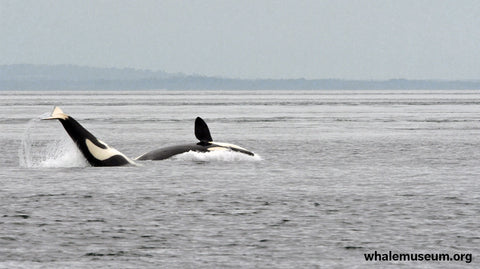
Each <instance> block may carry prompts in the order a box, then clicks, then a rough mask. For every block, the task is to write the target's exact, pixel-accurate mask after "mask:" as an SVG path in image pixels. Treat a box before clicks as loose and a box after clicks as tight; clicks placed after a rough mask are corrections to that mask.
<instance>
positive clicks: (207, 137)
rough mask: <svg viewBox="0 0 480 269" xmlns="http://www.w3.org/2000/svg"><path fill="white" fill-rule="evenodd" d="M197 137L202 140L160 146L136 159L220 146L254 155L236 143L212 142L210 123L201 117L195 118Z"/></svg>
mask: <svg viewBox="0 0 480 269" xmlns="http://www.w3.org/2000/svg"><path fill="white" fill-rule="evenodd" d="M195 137H196V138H197V139H198V140H200V142H198V143H191V144H184V145H176V146H169V147H164V148H159V149H156V150H152V151H150V152H147V153H145V154H143V155H141V156H140V157H137V158H136V160H152V161H153V160H164V159H168V158H170V157H172V156H175V155H178V154H182V153H185V152H189V151H196V152H208V151H211V150H215V149H218V148H220V149H224V150H227V149H228V150H232V151H236V152H240V153H244V154H247V155H250V156H253V155H254V154H253V152H250V151H248V150H245V149H243V148H240V147H238V146H235V145H231V144H225V143H218V144H217V143H214V142H212V141H213V139H212V135H211V134H210V130H209V129H208V125H207V124H206V123H205V121H204V120H203V119H202V118H200V117H197V118H196V119H195Z"/></svg>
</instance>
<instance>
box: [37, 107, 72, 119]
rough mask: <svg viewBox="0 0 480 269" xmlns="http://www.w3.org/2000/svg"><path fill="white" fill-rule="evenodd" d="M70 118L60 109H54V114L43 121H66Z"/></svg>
mask: <svg viewBox="0 0 480 269" xmlns="http://www.w3.org/2000/svg"><path fill="white" fill-rule="evenodd" d="M67 117H68V115H67V114H65V113H63V111H62V110H61V109H60V108H59V107H58V106H56V107H54V108H53V111H52V114H51V115H50V117H48V118H44V119H42V120H65V119H66V118H67Z"/></svg>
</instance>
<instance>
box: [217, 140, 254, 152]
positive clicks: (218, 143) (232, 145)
mask: <svg viewBox="0 0 480 269" xmlns="http://www.w3.org/2000/svg"><path fill="white" fill-rule="evenodd" d="M210 143H211V144H212V145H217V146H220V147H226V148H228V147H230V148H234V149H241V150H245V151H248V150H247V149H244V148H242V147H240V146H237V145H234V144H229V143H222V142H210Z"/></svg>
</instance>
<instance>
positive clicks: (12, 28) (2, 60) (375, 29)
mask: <svg viewBox="0 0 480 269" xmlns="http://www.w3.org/2000/svg"><path fill="white" fill-rule="evenodd" d="M0 36H1V39H0V64H16V63H33V64H76V65H86V66H95V67H133V68H141V69H152V70H163V71H166V72H173V73H174V72H183V73H186V74H201V75H208V76H223V77H232V78H300V77H304V78H346V79H389V78H408V79H480V1H477V0H472V1H463V0H452V1H444V0H423V1H422V0H412V1H410V0H396V1H388V0H364V1H353V0H350V1H341V0H332V1H322V0H312V1H302V0H292V1H281V0H277V1H274V0H271V1H270V0H252V1H249V0H238V1H228V0H217V1H215V0H198V1H181V0H171V1H164V0H141V1H130V0H128V1H127V0H125V1H123V0H111V1H100V0H78V1H71V0H58V1H53V0H52V1H44V0H31V1H22V0H12V1H9V0H0Z"/></svg>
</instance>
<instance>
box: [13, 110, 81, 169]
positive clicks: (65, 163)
mask: <svg viewBox="0 0 480 269" xmlns="http://www.w3.org/2000/svg"><path fill="white" fill-rule="evenodd" d="M46 116H48V114H42V115H40V116H39V117H38V118H34V119H31V120H30V121H29V122H28V123H27V127H26V130H25V132H24V133H23V137H22V142H21V143H20V149H19V152H18V157H19V164H20V167H25V168H38V167H85V166H88V162H87V161H86V160H85V158H84V157H83V155H82V153H81V152H80V150H79V149H78V148H77V147H76V145H75V144H74V143H73V141H72V140H71V139H70V137H68V136H67V135H66V134H65V133H63V134H62V135H60V136H56V138H55V140H47V141H45V140H41V139H38V137H36V136H35V135H36V134H37V132H36V131H38V130H37V129H39V128H36V127H37V124H38V123H39V122H40V120H41V119H42V118H44V117H46Z"/></svg>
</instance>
